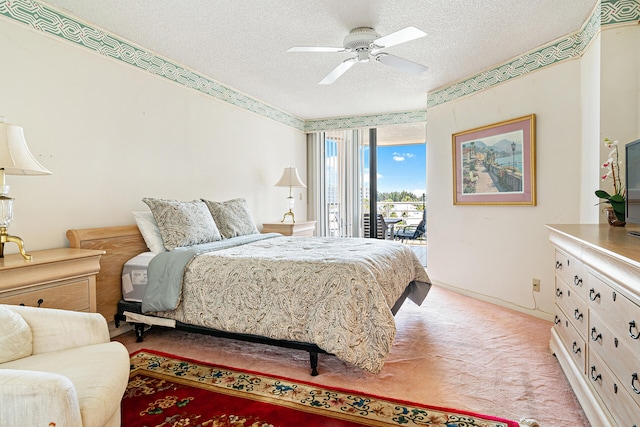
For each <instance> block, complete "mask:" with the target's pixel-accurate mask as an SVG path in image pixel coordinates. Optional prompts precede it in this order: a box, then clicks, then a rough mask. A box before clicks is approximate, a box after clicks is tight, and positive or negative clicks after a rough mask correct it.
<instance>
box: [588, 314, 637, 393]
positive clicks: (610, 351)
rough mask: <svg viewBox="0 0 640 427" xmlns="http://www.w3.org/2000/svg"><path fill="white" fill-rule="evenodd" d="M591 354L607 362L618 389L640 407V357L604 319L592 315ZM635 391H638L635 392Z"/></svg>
mask: <svg viewBox="0 0 640 427" xmlns="http://www.w3.org/2000/svg"><path fill="white" fill-rule="evenodd" d="M590 324H591V326H592V328H591V335H592V336H591V338H590V347H589V354H592V353H593V352H594V351H595V352H597V353H598V355H601V356H602V359H603V360H606V361H607V365H608V367H609V369H611V371H612V372H613V374H614V375H615V377H616V378H617V379H618V381H619V382H618V387H620V388H622V389H624V390H626V391H627V392H628V393H629V394H630V395H631V397H632V398H633V400H635V401H636V403H637V404H638V405H639V406H640V378H639V377H638V375H640V357H638V355H637V354H634V352H633V351H631V349H630V348H629V346H627V345H625V344H624V342H622V341H621V340H619V339H618V337H616V336H615V334H614V333H613V332H611V331H610V330H609V328H607V326H606V325H605V324H604V322H603V321H602V319H600V318H599V317H598V316H597V315H595V314H594V313H591V321H590ZM634 388H635V390H636V391H637V393H636V391H634Z"/></svg>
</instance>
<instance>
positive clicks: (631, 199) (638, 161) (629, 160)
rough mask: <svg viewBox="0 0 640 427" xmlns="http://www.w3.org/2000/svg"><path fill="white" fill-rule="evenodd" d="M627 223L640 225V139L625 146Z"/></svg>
mask: <svg viewBox="0 0 640 427" xmlns="http://www.w3.org/2000/svg"><path fill="white" fill-rule="evenodd" d="M625 155H626V161H625V165H626V167H625V170H626V174H625V178H626V186H627V206H626V207H627V208H626V222H627V223H628V224H640V139H639V140H637V141H633V142H630V143H628V144H627V145H625Z"/></svg>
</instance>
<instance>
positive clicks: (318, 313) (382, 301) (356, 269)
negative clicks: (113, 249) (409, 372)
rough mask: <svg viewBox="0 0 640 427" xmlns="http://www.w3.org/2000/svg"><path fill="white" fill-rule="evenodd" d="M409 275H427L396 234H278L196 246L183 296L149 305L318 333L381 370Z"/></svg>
mask: <svg viewBox="0 0 640 427" xmlns="http://www.w3.org/2000/svg"><path fill="white" fill-rule="evenodd" d="M154 260H155V259H154ZM152 267H153V263H152V264H150V266H149V278H150V279H151V277H152ZM150 282H151V280H150ZM411 282H414V283H415V284H419V285H420V284H421V285H423V286H426V287H428V286H429V284H430V282H429V278H428V276H427V274H426V272H425V270H424V267H423V266H422V265H421V264H420V262H419V261H418V259H417V258H416V256H415V254H414V253H413V251H412V250H411V249H410V248H408V247H406V246H405V245H402V244H400V243H398V242H390V241H384V240H375V239H336V238H318V237H308V238H305V237H284V236H282V237H276V238H268V239H263V240H259V241H255V242H252V243H248V244H244V245H240V246H234V247H230V248H226V249H220V250H216V251H212V252H206V253H201V254H199V255H197V256H195V257H194V258H193V259H192V260H191V261H190V262H189V263H188V264H187V266H186V268H185V271H184V278H183V281H182V291H181V301H180V303H179V304H178V305H177V307H176V308H175V309H172V310H169V311H163V312H154V313H153V314H154V315H157V316H161V317H168V318H171V319H175V320H177V321H180V322H183V323H187V324H193V325H199V326H204V327H208V328H213V329H219V330H224V331H229V332H236V333H248V334H254V335H261V336H265V337H269V338H274V339H281V340H293V341H301V342H308V343H314V344H316V345H318V346H319V347H320V348H322V349H323V350H325V351H327V352H329V353H333V354H335V355H336V356H337V357H339V358H340V359H342V360H344V361H347V362H349V363H352V364H354V365H356V366H358V367H360V368H362V369H366V370H368V371H371V372H374V373H377V372H379V371H380V369H382V365H383V364H384V360H385V357H386V355H387V354H388V352H389V350H390V348H391V345H392V344H393V340H394V338H395V322H394V319H393V315H392V313H391V309H390V307H392V306H393V305H394V303H395V302H396V300H397V299H398V298H399V297H400V295H401V294H402V292H403V291H404V289H405V288H406V287H407V285H408V284H409V283H411ZM148 286H149V285H148ZM146 298H147V295H146V294H145V299H146ZM415 302H416V303H418V304H420V303H421V302H422V301H421V300H420V301H415Z"/></svg>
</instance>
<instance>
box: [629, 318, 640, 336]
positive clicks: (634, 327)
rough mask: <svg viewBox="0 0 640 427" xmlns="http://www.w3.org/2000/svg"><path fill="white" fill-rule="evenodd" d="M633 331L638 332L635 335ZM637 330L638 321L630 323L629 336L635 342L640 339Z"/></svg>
mask: <svg viewBox="0 0 640 427" xmlns="http://www.w3.org/2000/svg"><path fill="white" fill-rule="evenodd" d="M633 329H635V330H636V333H635V334H634V333H633ZM637 330H638V328H636V321H635V320H632V321H631V322H629V336H630V337H631V338H633V339H634V340H637V339H638V337H640V334H638V332H637Z"/></svg>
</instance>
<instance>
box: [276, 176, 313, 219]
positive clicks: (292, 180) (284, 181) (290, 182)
mask: <svg viewBox="0 0 640 427" xmlns="http://www.w3.org/2000/svg"><path fill="white" fill-rule="evenodd" d="M276 187H289V197H287V207H288V208H289V211H288V212H285V214H284V216H283V217H282V221H280V222H284V220H285V218H287V216H290V217H291V220H292V221H293V222H294V223H295V222H296V219H295V216H294V214H293V204H294V199H293V192H292V191H291V189H292V188H293V187H305V188H306V185H304V183H303V182H302V180H301V179H300V176H299V175H298V169H296V168H292V167H288V168H284V171H282V176H281V177H280V180H279V181H278V182H276Z"/></svg>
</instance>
